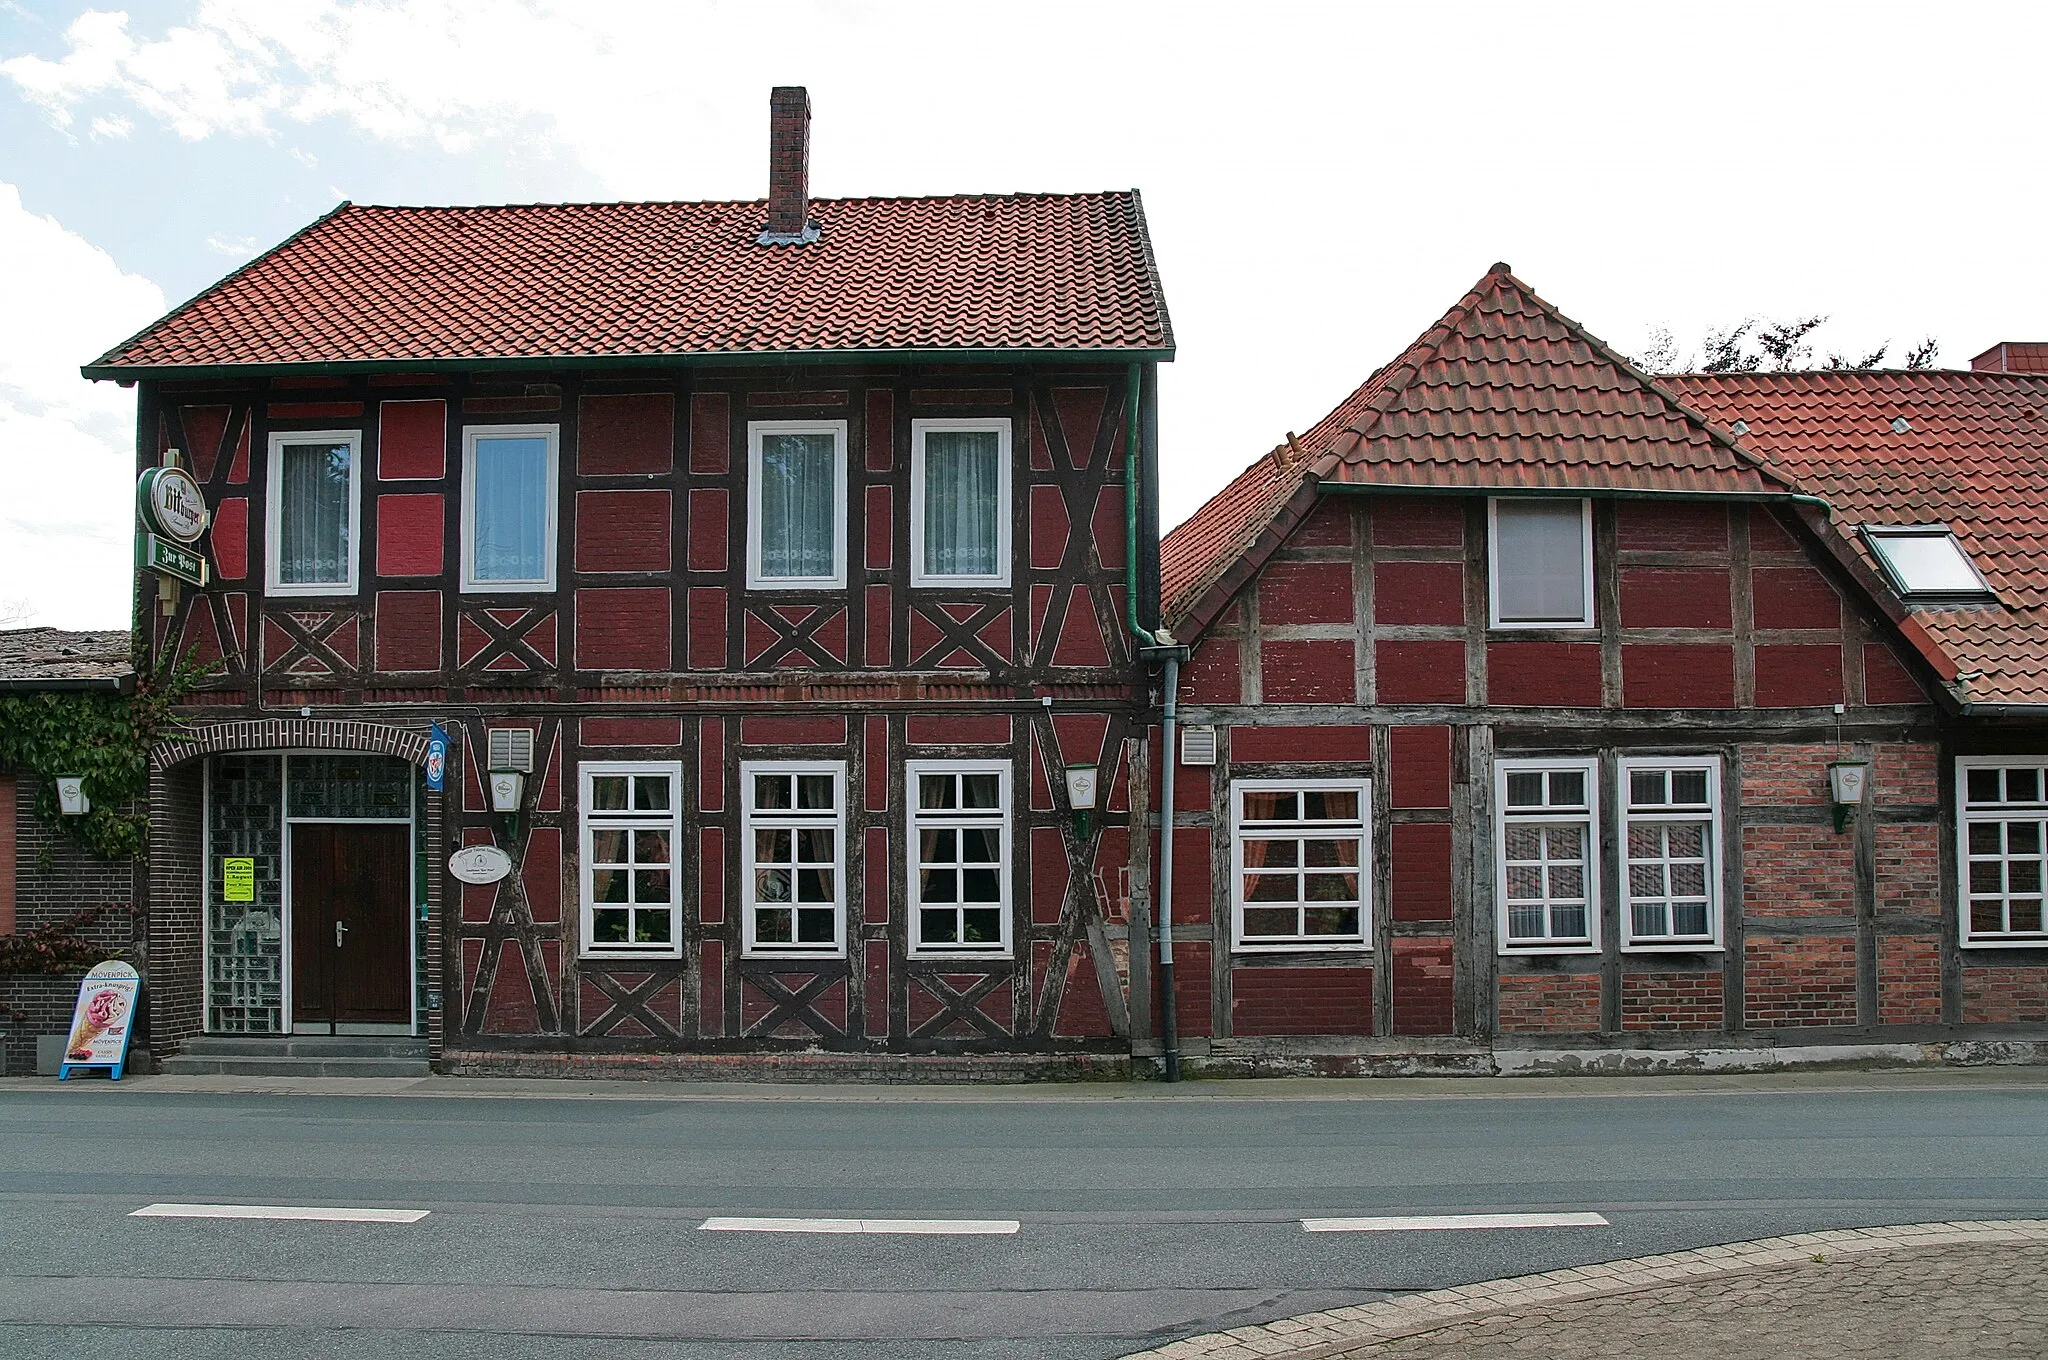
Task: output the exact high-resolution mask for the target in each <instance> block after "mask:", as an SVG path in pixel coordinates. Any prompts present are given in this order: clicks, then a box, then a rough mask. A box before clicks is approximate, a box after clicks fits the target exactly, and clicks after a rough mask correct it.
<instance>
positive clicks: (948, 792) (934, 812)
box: [904, 760, 1010, 957]
mask: <svg viewBox="0 0 2048 1360" xmlns="http://www.w3.org/2000/svg"><path fill="white" fill-rule="evenodd" d="M904 775H905V780H904V783H905V786H906V788H907V789H908V790H909V800H910V834H909V835H908V836H907V837H906V838H905V839H906V841H907V844H908V871H909V878H910V952H911V953H912V954H913V955H919V954H923V955H933V954H939V955H944V954H972V955H993V956H996V957H1007V956H1008V955H1009V953H1010V767H1009V765H1008V764H1007V763H1006V762H1002V761H988V760H913V761H910V762H908V763H907V764H906V765H905V767H904Z"/></svg>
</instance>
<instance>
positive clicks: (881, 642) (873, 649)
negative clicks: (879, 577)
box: [861, 586, 893, 666]
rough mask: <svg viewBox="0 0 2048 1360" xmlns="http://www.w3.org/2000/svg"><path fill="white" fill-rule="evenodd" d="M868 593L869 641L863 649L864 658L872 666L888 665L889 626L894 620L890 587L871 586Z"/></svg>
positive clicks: (867, 621) (867, 624)
mask: <svg viewBox="0 0 2048 1360" xmlns="http://www.w3.org/2000/svg"><path fill="white" fill-rule="evenodd" d="M867 594H868V598H867V610H866V626H867V642H866V644H865V645H864V647H863V649H862V653H861V655H862V659H863V660H865V661H866V662H867V664H868V665H870V666H886V665H888V664H889V628H890V624H891V623H892V621H893V620H892V618H891V615H890V608H889V587H887V586H869V587H868V592H867Z"/></svg>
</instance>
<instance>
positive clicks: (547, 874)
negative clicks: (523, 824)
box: [519, 826, 562, 925]
mask: <svg viewBox="0 0 2048 1360" xmlns="http://www.w3.org/2000/svg"><path fill="white" fill-rule="evenodd" d="M519 881H520V882H521V883H522V884H524V885H525V887H526V905H527V907H528V908H529V909H530V910H531V911H532V912H533V919H534V920H535V921H537V922H539V923H541V924H543V925H553V924H554V923H555V922H557V921H559V920H561V919H562V829H561V828H560V827H557V826H537V827H535V828H533V830H531V831H529V832H527V833H526V860H525V862H524V863H523V864H521V865H520V866H519Z"/></svg>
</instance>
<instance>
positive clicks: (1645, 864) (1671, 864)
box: [1621, 756, 1721, 949]
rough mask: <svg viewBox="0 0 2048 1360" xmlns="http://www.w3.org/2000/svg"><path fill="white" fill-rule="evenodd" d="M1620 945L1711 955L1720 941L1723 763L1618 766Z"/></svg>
mask: <svg viewBox="0 0 2048 1360" xmlns="http://www.w3.org/2000/svg"><path fill="white" fill-rule="evenodd" d="M1621 794H1622V800H1623V819H1624V825H1623V827H1622V845H1623V851H1622V874H1623V877H1622V894H1623V901H1622V911H1621V916H1622V927H1623V929H1622V945H1623V947H1625V948H1633V949H1702V948H1708V949H1711V948H1715V947H1717V946H1718V945H1719V944H1720V941H1721V909H1720V907H1721V895H1720V893H1719V892H1718V891H1717V879H1718V878H1719V876H1720V872H1721V870H1720V839H1721V828H1720V806H1721V762H1720V761H1719V760H1718V759H1716V758H1714V757H1712V756H1699V757H1689V758H1684V759H1677V758H1673V757H1669V756H1655V757H1644V758H1640V759H1637V758H1631V759H1628V760H1624V761H1622V762H1621Z"/></svg>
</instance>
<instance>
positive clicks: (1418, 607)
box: [1372, 562, 1465, 625]
mask: <svg viewBox="0 0 2048 1360" xmlns="http://www.w3.org/2000/svg"><path fill="white" fill-rule="evenodd" d="M1372 616H1373V619H1374V620H1375V621H1376V622H1379V623H1442V624H1452V625H1456V624H1461V623H1463V622H1464V621H1465V568H1464V565H1463V564H1462V563H1459V562H1375V563H1374V564H1373V568H1372Z"/></svg>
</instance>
